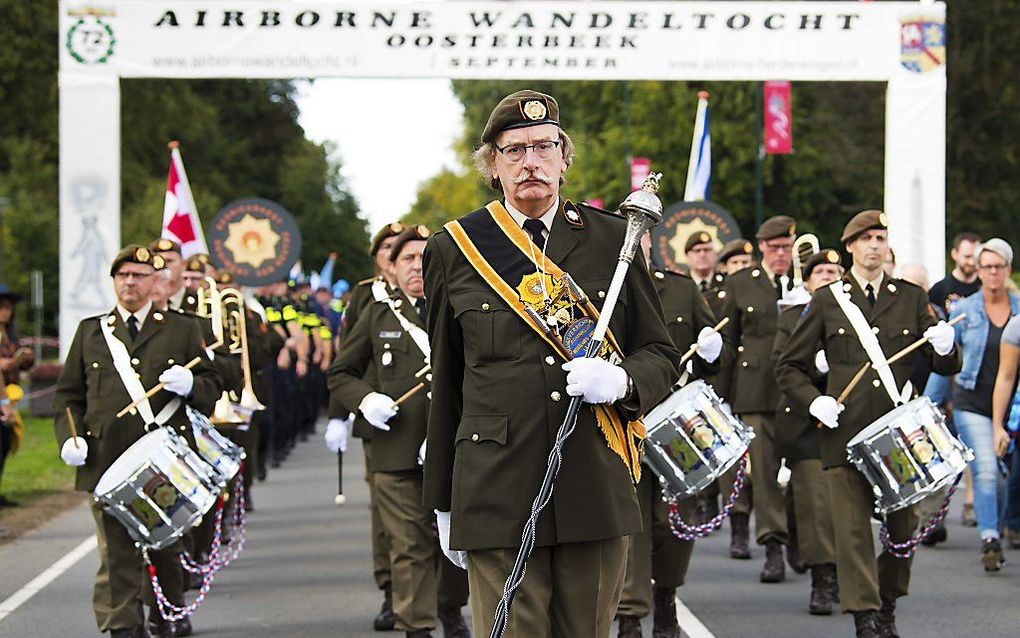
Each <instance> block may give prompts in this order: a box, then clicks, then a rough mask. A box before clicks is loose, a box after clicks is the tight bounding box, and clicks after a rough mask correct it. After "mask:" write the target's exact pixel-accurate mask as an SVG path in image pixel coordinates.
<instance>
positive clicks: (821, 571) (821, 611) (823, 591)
mask: <svg viewBox="0 0 1020 638" xmlns="http://www.w3.org/2000/svg"><path fill="white" fill-rule="evenodd" d="M830 572H833V573H834V572H835V566H834V565H831V564H825V565H812V566H811V602H810V603H808V613H810V614H811V615H812V616H831V615H832V586H831V584H830V583H829V573H830Z"/></svg>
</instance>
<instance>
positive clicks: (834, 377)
mask: <svg viewBox="0 0 1020 638" xmlns="http://www.w3.org/2000/svg"><path fill="white" fill-rule="evenodd" d="M843 289H844V290H846V291H847V292H849V293H850V299H851V301H853V303H855V304H856V305H857V306H858V307H859V308H861V310H862V311H863V313H864V316H865V317H866V318H867V320H868V324H869V325H870V326H871V327H872V331H873V332H874V333H875V335H876V336H877V337H878V342H879V344H880V345H881V346H882V351H883V352H884V353H885V356H886V357H892V356H893V355H894V354H895V353H896V352H898V351H899V350H901V349H902V348H905V347H906V346H909V345H910V344H912V343H913V342H915V341H916V340H918V339H920V338H921V336H922V334H923V333H924V331H925V330H927V329H928V328H929V327H931V326H933V325H935V324H936V323H937V321H936V320H935V317H934V315H933V314H932V311H931V310H930V309H929V307H928V297H927V294H926V293H925V291H924V290H922V289H921V288H920V287H918V286H915V285H914V284H911V283H909V282H906V281H903V280H902V279H892V280H890V279H888V278H884V279H883V281H882V284H881V285H880V286H879V294H878V297H877V299H876V301H875V306H874V308H871V307H870V304H869V303H868V300H867V298H866V297H865V294H864V291H863V290H861V287H860V286H859V285H858V284H857V282H856V281H855V280H854V279H853V277H852V276H851V275H849V274H848V275H847V276H845V277H843ZM819 344H821V345H822V348H824V350H825V356H826V358H827V359H828V362H829V376H828V380H827V382H826V386H825V394H827V395H829V396H832V397H837V396H839V394H840V393H841V392H842V391H843V388H845V387H846V385H847V384H848V383H849V382H850V379H851V378H852V377H853V376H854V375H855V374H856V373H857V371H858V370H859V369H860V367H861V366H863V365H864V364H865V363H867V362H868V356H867V354H866V353H865V352H864V348H863V347H862V346H861V344H860V341H859V340H858V339H857V334H856V333H855V332H854V330H853V328H852V327H851V326H850V321H849V320H848V319H847V318H846V315H844V314H843V311H842V310H841V309H840V307H839V305H838V303H837V302H836V298H835V297H833V295H832V291H831V290H829V288H828V287H825V288H821V289H819V290H817V291H815V294H814V296H813V297H812V299H811V303H810V304H809V305H808V307H807V309H806V310H805V311H804V315H803V316H802V317H801V319H800V321H799V322H798V324H797V327H796V328H794V331H793V334H792V335H790V339H789V341H788V343H787V345H786V348H785V349H784V351H783V354H782V356H781V357H780V359H779V364H778V365H777V367H776V372H777V376H778V377H779V383H780V385H781V387H782V389H783V392H784V393H785V394H786V395H787V396H788V397H789V398H790V401H791V404H792V405H793V406H794V407H795V408H796V409H798V410H803V411H804V413H807V412H808V407H809V406H810V405H811V402H812V401H814V400H815V399H816V398H817V397H818V396H819V395H820V394H822V392H821V391H819V390H818V388H816V387H815V386H814V384H812V382H811V372H812V370H813V369H814V366H815V353H816V352H817V351H818V347H819ZM914 356H923V357H926V358H928V360H929V361H930V364H931V367H932V370H933V371H934V372H935V373H936V374H942V375H951V374H956V373H957V372H959V370H960V366H961V358H960V351H959V348H957V347H956V346H955V345H954V346H953V349H952V351H950V353H949V354H947V355H945V356H939V355H936V354H935V351H934V350H933V349H932V347H931V345H930V344H926V345H924V346H922V347H921V348H920V349H919V350H917V351H916V354H915V355H914ZM913 366H914V362H913V357H912V356H908V357H904V358H902V359H900V360H899V361H897V362H896V363H894V364H893V365H892V366H891V368H892V372H893V375H894V376H895V378H896V383H897V386H898V387H900V388H902V387H903V385H904V384H905V383H906V381H907V380H908V379H909V378H910V372H911V370H913ZM877 382H878V374H877V373H876V372H874V371H870V370H869V371H868V372H867V373H866V374H865V375H864V379H863V380H862V381H861V382H860V383H859V384H858V385H857V387H856V388H855V389H854V390H853V392H851V393H850V395H849V396H848V397H847V399H846V401H845V403H844V404H845V406H846V409H844V410H843V412H842V413H841V414H840V415H839V427H838V428H836V429H834V430H833V429H829V428H823V429H822V431H821V448H822V464H823V465H825V467H835V466H840V465H849V464H850V463H849V461H848V460H847V456H846V444H847V443H848V442H849V441H850V439H852V438H853V437H854V436H856V435H857V433H859V432H860V431H861V430H863V429H864V428H866V427H868V426H869V425H871V424H872V423H873V422H875V421H876V420H878V419H879V418H880V417H882V416H883V415H885V414H886V413H887V412H889V411H890V410H892V409H893V407H894V406H893V403H892V401H891V400H890V399H889V395H888V394H887V393H886V391H885V389H883V388H882V387H881V385H876V383H877ZM922 389H923V388H922ZM914 390H915V392H917V391H919V390H918V389H917V388H915V389H914Z"/></svg>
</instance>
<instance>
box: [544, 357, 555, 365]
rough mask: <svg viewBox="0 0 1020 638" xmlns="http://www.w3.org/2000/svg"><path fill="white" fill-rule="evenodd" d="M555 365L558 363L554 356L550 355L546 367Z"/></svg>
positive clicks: (546, 359)
mask: <svg viewBox="0 0 1020 638" xmlns="http://www.w3.org/2000/svg"><path fill="white" fill-rule="evenodd" d="M554 363H556V359H555V358H554V357H553V356H552V355H549V356H548V357H546V358H545V364H546V365H549V366H551V365H552V364H554Z"/></svg>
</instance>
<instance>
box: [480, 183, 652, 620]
mask: <svg viewBox="0 0 1020 638" xmlns="http://www.w3.org/2000/svg"><path fill="white" fill-rule="evenodd" d="M661 179H662V173H652V174H651V175H649V176H648V177H647V178H646V179H645V183H644V184H643V185H642V187H641V190H639V191H634V192H633V193H631V194H630V195H628V196H627V198H626V199H624V200H623V203H622V204H620V212H621V213H622V214H623V215H624V216H626V217H627V231H626V233H625V234H624V237H623V246H621V247H620V256H619V257H618V259H617V263H616V271H615V272H614V273H613V280H612V281H611V282H610V284H609V290H608V291H607V292H606V300H605V303H603V304H602V312H601V313H600V314H599V320H598V323H596V324H595V330H594V331H593V332H592V335H591V341H589V342H588V348H587V350H586V351H585V353H584V356H585V357H596V356H598V353H599V351H600V350H601V349H602V342H603V341H604V340H605V336H606V331H607V330H608V329H609V320H610V319H611V318H612V316H613V311H614V310H615V309H616V302H617V299H618V298H619V296H620V290H622V289H623V282H624V279H625V278H626V277H627V270H628V269H629V268H630V263H631V262H632V261H633V260H634V254H635V253H636V252H637V249H638V245H639V243H640V241H641V237H642V236H644V234H645V233H646V232H648V231H649V230H650V229H651V228H654V227H655V226H658V225H659V223H661V222H662V202H661V201H659V198H658V196H657V195H656V193H657V192H658V190H659V180H661ZM621 354H622V353H621ZM582 401H583V398H582V397H572V398H571V399H570V405H568V406H567V414H566V416H565V417H564V418H563V423H562V424H561V425H560V429H559V430H558V431H557V432H556V442H555V443H554V444H553V448H552V450H551V451H550V452H549V458H548V460H547V461H546V468H545V477H543V479H542V486H541V487H540V488H539V490H538V494H537V495H536V496H535V500H534V501H533V502H532V504H531V515H530V516H529V517H528V521H527V522H526V523H525V524H524V532H523V533H522V534H521V548H520V549H519V550H518V551H517V560H515V561H514V566H513V569H512V570H511V571H510V575H509V576H508V577H507V579H506V584H505V585H504V586H503V597H502V598H501V599H500V601H499V605H498V606H497V607H496V617H495V621H494V622H493V625H492V631H491V632H490V633H489V638H498V637H500V636H502V635H503V632H505V631H506V628H507V624H508V623H509V622H510V607H511V605H513V601H514V594H515V593H516V592H517V588H518V587H519V586H520V584H521V582H522V581H523V580H524V570H525V567H526V564H527V562H528V558H529V557H530V556H531V551H532V549H534V547H535V528H536V526H537V524H538V516H539V514H541V512H542V510H543V509H544V508H545V506H546V505H548V503H549V500H550V499H551V498H552V492H553V487H554V484H555V482H556V475H557V474H559V471H560V463H561V462H562V458H563V456H562V455H563V446H564V444H565V443H566V442H567V439H568V438H569V437H570V435H571V434H572V433H573V431H574V426H575V425H576V423H577V411H578V410H579V409H580V407H581V402H582Z"/></svg>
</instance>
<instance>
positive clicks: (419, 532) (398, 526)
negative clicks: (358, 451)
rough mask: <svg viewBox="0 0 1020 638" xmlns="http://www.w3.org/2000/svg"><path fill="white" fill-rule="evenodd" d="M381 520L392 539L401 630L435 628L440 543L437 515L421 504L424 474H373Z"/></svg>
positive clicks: (395, 608)
mask: <svg viewBox="0 0 1020 638" xmlns="http://www.w3.org/2000/svg"><path fill="white" fill-rule="evenodd" d="M373 480H374V481H375V494H376V497H377V498H378V503H379V516H380V518H381V519H382V524H383V528H384V529H385V530H386V535H387V537H388V538H389V541H390V578H391V582H392V588H393V613H395V614H396V615H397V624H396V628H397V630H398V631H420V630H429V629H434V628H435V626H436V597H437V591H436V580H437V578H436V559H437V557H436V553H437V552H438V551H439V547H438V545H437V544H436V537H435V534H433V532H432V521H433V514H432V512H431V511H430V510H427V509H425V506H424V505H422V474H421V472H420V471H409V472H375V473H374V476H373Z"/></svg>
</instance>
